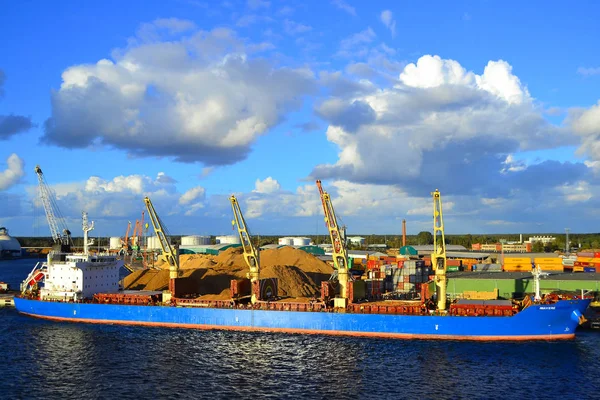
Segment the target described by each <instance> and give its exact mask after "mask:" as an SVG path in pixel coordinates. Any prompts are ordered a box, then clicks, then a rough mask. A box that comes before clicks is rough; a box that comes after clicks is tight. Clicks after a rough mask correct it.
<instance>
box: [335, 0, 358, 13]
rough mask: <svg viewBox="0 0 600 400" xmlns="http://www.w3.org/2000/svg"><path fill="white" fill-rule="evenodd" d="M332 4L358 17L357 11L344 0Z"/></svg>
mask: <svg viewBox="0 0 600 400" xmlns="http://www.w3.org/2000/svg"><path fill="white" fill-rule="evenodd" d="M331 4H333V5H334V6H336V7H337V8H339V9H340V10H343V11H345V12H347V13H348V14H350V15H356V9H355V8H354V7H352V6H351V5H349V4H348V3H346V2H345V1H344V0H332V1H331Z"/></svg>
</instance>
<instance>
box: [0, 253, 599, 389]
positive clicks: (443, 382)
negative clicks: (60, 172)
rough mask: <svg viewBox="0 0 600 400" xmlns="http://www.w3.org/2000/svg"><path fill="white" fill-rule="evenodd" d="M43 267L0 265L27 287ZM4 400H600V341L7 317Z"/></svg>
mask: <svg viewBox="0 0 600 400" xmlns="http://www.w3.org/2000/svg"><path fill="white" fill-rule="evenodd" d="M36 261H37V260H31V259H29V260H17V261H2V262H0V281H5V282H8V283H9V284H11V286H12V287H13V288H18V284H19V282H20V280H22V279H24V278H25V276H26V275H27V273H29V271H30V270H31V269H32V268H33V265H34V264H35V262H36ZM0 350H1V353H0V354H1V355H2V359H3V368H2V371H1V372H0V398H2V399H175V398H182V399H204V398H207V399H238V398H239V399H250V398H267V399H284V398H285V399H388V398H389V399H399V398H406V399H416V398H424V399H491V398H502V399H540V398H548V399H551V398H552V399H557V398H561V399H562V398H564V399H575V398H580V399H581V398H583V399H589V398H600V392H598V390H599V389H598V382H600V333H598V332H595V331H581V332H578V336H577V338H576V339H575V340H572V341H555V342H526V343H520V342H516V343H501V342H496V343H494V342H483V343H480V342H473V343H471V342H458V341H448V342H440V341H424V340H412V341H409V340H390V339H365V338H344V337H330V336H315V335H290V334H277V333H245V332H229V331H196V330H188V329H168V328H143V327H126V326H114V325H88V324H74V323H60V322H53V321H45V320H39V319H35V318H30V317H26V316H22V315H19V314H18V313H17V312H16V311H15V310H14V309H13V308H0Z"/></svg>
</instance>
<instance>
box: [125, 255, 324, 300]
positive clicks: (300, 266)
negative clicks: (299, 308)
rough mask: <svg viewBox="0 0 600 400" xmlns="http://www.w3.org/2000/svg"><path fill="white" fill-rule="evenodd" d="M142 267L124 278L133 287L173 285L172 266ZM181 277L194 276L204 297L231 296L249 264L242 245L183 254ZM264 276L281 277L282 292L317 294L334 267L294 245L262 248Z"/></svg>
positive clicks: (301, 295)
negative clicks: (214, 251)
mask: <svg viewBox="0 0 600 400" xmlns="http://www.w3.org/2000/svg"><path fill="white" fill-rule="evenodd" d="M158 265H159V267H160V268H161V269H160V270H156V269H146V270H139V271H135V272H133V273H131V274H130V275H128V276H127V277H126V278H125V280H124V286H125V289H129V290H166V289H168V287H169V266H168V264H166V263H160V264H158ZM179 265H180V275H179V276H180V277H190V278H191V279H192V280H193V281H194V282H195V284H196V285H197V293H199V294H201V295H202V296H201V298H202V297H204V298H207V299H208V298H210V299H214V300H217V299H229V298H231V293H230V290H229V286H230V281H231V280H232V279H240V278H245V277H246V274H247V272H248V266H247V265H246V262H245V260H244V255H243V253H242V249H241V248H239V247H238V248H230V249H227V250H226V251H224V252H222V253H220V254H219V255H218V256H212V255H204V254H183V255H181V256H180V257H179ZM260 265H261V270H260V276H261V278H277V279H278V283H279V296H281V297H293V298H299V297H313V296H315V295H318V293H319V291H320V287H321V282H322V281H323V280H327V279H329V277H330V276H331V273H332V272H333V268H332V267H331V266H329V265H328V264H327V263H325V262H323V261H321V260H319V259H318V258H316V257H315V256H314V255H312V254H309V253H306V252H305V251H303V250H298V249H295V248H293V247H288V246H286V247H281V248H279V249H269V250H264V251H261V252H260Z"/></svg>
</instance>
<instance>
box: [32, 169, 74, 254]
mask: <svg viewBox="0 0 600 400" xmlns="http://www.w3.org/2000/svg"><path fill="white" fill-rule="evenodd" d="M35 173H36V174H37V177H38V184H39V189H40V199H41V200H42V204H43V205H44V210H45V211H46V219H47V220H48V226H49V227H50V232H51V233H52V240H53V241H54V246H53V249H54V250H56V251H60V252H63V253H68V252H70V251H71V244H72V240H71V231H69V229H68V228H67V224H66V223H65V219H64V217H63V216H62V214H61V212H60V209H59V208H58V205H57V204H56V198H55V196H54V193H53V192H52V190H50V187H49V186H48V183H46V179H45V178H44V173H43V172H42V169H41V168H40V166H39V165H36V166H35Z"/></svg>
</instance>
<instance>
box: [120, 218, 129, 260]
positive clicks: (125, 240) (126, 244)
mask: <svg viewBox="0 0 600 400" xmlns="http://www.w3.org/2000/svg"><path fill="white" fill-rule="evenodd" d="M130 230H131V221H127V231H126V232H125V237H124V238H123V240H122V241H121V243H122V250H123V253H124V254H128V253H129V231H130Z"/></svg>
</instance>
